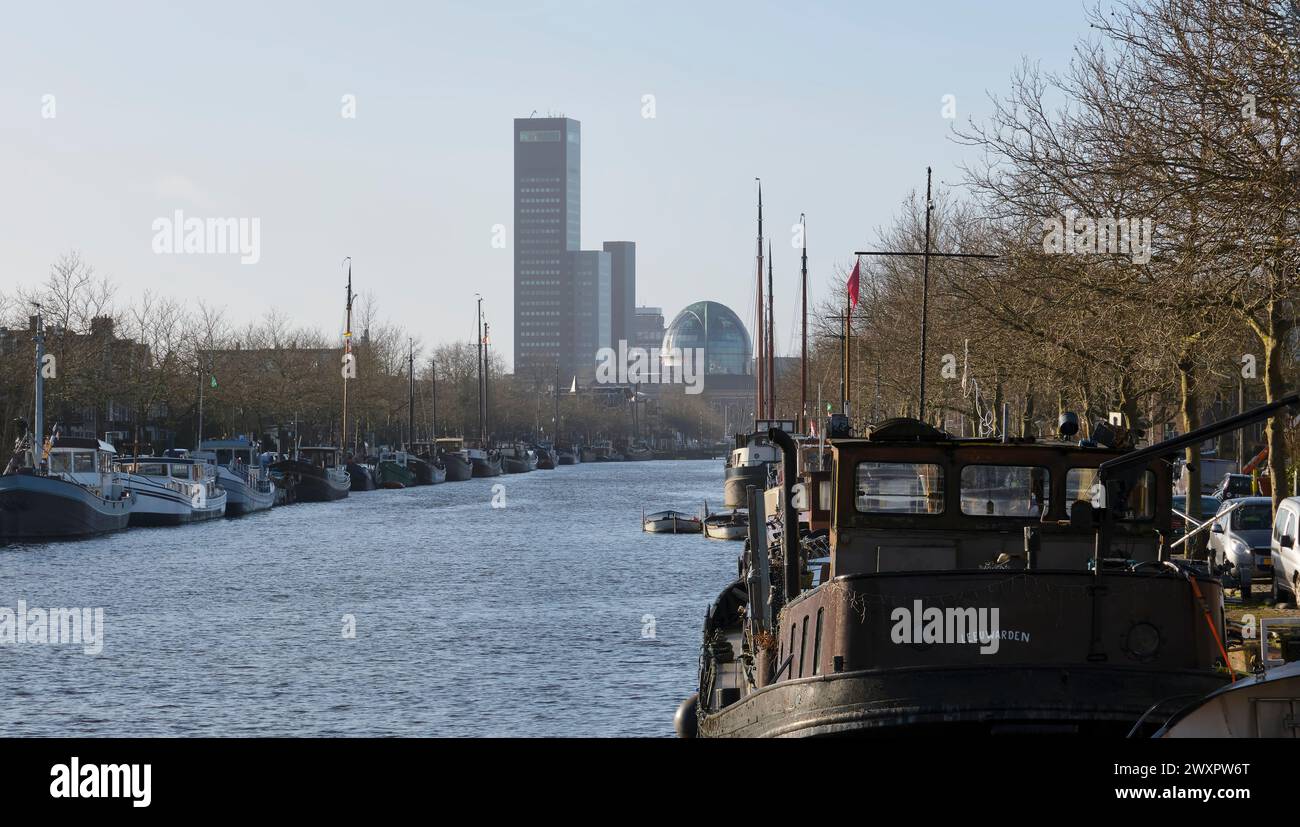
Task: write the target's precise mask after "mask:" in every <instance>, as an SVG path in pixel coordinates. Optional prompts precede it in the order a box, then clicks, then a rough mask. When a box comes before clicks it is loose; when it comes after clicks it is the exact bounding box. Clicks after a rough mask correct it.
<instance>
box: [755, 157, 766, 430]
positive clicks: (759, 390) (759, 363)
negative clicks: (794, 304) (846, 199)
mask: <svg viewBox="0 0 1300 827" xmlns="http://www.w3.org/2000/svg"><path fill="white" fill-rule="evenodd" d="M754 180H755V181H758V288H757V289H758V292H757V293H756V294H755V295H756V296H757V299H756V300H755V302H754V306H755V308H756V310H757V311H758V312H757V324H756V325H755V326H754V330H755V335H754V379H755V385H756V391H755V394H756V398H755V402H756V404H755V407H754V412H755V414H754V415H755V417H756V418H758V417H762V416H763V411H764V410H765V408H764V404H763V403H764V396H763V387H764V384H765V383H764V381H763V327H764V325H763V181H762V179H760V178H755V179H754Z"/></svg>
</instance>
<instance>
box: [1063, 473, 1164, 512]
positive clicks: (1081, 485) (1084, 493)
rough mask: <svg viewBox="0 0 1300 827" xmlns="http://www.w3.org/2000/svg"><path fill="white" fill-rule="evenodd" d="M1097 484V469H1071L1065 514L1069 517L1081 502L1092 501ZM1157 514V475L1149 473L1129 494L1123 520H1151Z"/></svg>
mask: <svg viewBox="0 0 1300 827" xmlns="http://www.w3.org/2000/svg"><path fill="white" fill-rule="evenodd" d="M1096 484H1097V469H1096V468H1071V469H1070V470H1069V471H1068V472H1066V475H1065V513H1066V515H1067V516H1068V515H1069V513H1070V510H1071V509H1072V508H1073V507H1074V504H1075V503H1076V502H1078V501H1079V500H1083V501H1085V502H1087V501H1090V500H1091V499H1092V494H1091V491H1092V487H1093V486H1094V485H1096ZM1155 514H1156V475H1155V473H1154V472H1152V471H1147V472H1146V473H1144V474H1142V476H1140V477H1138V480H1137V484H1136V485H1134V486H1133V490H1132V491H1130V492H1129V495H1128V502H1127V503H1125V505H1124V507H1123V508H1121V509H1120V512H1119V515H1118V516H1119V519H1121V520H1150V519H1152V518H1153V517H1155Z"/></svg>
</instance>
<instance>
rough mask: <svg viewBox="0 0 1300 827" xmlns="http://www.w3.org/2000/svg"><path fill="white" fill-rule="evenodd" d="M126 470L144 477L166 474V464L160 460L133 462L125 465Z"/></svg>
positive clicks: (163, 475)
mask: <svg viewBox="0 0 1300 827" xmlns="http://www.w3.org/2000/svg"><path fill="white" fill-rule="evenodd" d="M126 470H127V471H129V472H131V473H132V474H140V475H141V476H145V477H165V476H167V466H166V465H163V464H162V463H160V462H134V463H131V464H130V465H128V466H126Z"/></svg>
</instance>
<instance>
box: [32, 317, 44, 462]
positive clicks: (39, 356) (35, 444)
mask: <svg viewBox="0 0 1300 827" xmlns="http://www.w3.org/2000/svg"><path fill="white" fill-rule="evenodd" d="M32 341H34V342H36V422H35V423H34V425H35V430H34V433H33V436H32V467H33V468H40V467H41V461H42V460H43V459H44V454H45V377H44V376H42V375H41V369H42V368H43V365H42V363H43V362H44V361H45V322H44V321H43V320H42V319H41V306H40V305H39V304H38V305H36V335H35V336H34V337H32Z"/></svg>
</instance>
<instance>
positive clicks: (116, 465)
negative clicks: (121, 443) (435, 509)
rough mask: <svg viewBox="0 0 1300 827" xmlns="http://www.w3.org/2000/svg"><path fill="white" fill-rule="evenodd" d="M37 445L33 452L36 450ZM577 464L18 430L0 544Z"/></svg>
mask: <svg viewBox="0 0 1300 827" xmlns="http://www.w3.org/2000/svg"><path fill="white" fill-rule="evenodd" d="M36 445H41V446H42V447H41V449H40V450H39V456H38V451H37V450H36V449H35V448H34V446H36ZM578 461H579V457H578V455H577V452H567V451H566V452H561V451H557V450H556V449H555V448H553V447H552V446H550V445H545V444H539V445H535V446H527V445H523V444H516V445H509V446H505V447H502V448H493V449H489V450H481V449H478V448H472V447H465V446H464V444H463V442H462V440H460V439H439V440H436V441H435V442H434V443H432V444H425V445H416V446H413V450H411V451H407V450H394V451H387V452H384V453H381V454H379V455H378V456H377V457H374V458H372V459H370V460H369V461H364V460H360V459H356V458H351V457H349V458H347V459H344V458H343V457H342V452H341V451H340V450H339V449H338V448H335V447H328V446H318V447H304V448H300V449H298V450H297V451H295V452H294V454H293V455H281V454H275V453H267V452H259V446H258V444H257V443H255V442H253V441H252V440H250V439H248V438H242V437H241V438H238V439H219V440H204V441H203V442H201V443H200V446H199V450H197V451H188V450H185V449H172V450H168V451H166V452H164V453H163V454H162V455H161V456H121V455H118V454H117V453H116V449H115V448H114V446H112V445H111V444H109V443H107V442H104V441H102V440H99V439H93V438H85V437H68V436H60V435H58V434H57V432H56V433H55V434H54V435H53V436H52V437H50V438H49V439H47V440H42V439H41V438H40V436H39V434H30V433H29V434H25V435H22V436H20V437H19V445H18V446H17V448H16V450H15V452H14V455H13V457H12V458H11V459H10V461H9V465H8V467H6V468H5V471H4V474H3V475H0V543H9V542H33V541H44V540H54V539H75V538H79V537H87V536H93V535H97V534H103V533H107V532H111V531H118V530H121V529H124V528H127V527H128V526H161V525H184V524H187V523H192V522H199V521H203V520H209V519H214V518H219V517H222V516H231V517H236V516H241V515H245V514H250V513H254V512H257V511H264V510H266V509H269V508H272V507H274V506H277V505H286V504H291V503H303V502H331V501H336V500H341V499H343V498H344V497H347V496H348V495H349V494H350V493H351V492H353V491H373V490H376V489H393V488H407V487H412V486H418V485H435V484H438V483H444V482H462V481H466V480H469V479H472V478H475V477H496V476H500V475H501V474H524V473H528V472H530V471H535V470H539V469H542V470H546V469H554V468H556V467H557V466H559V465H566V464H574V463H576V462H578Z"/></svg>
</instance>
